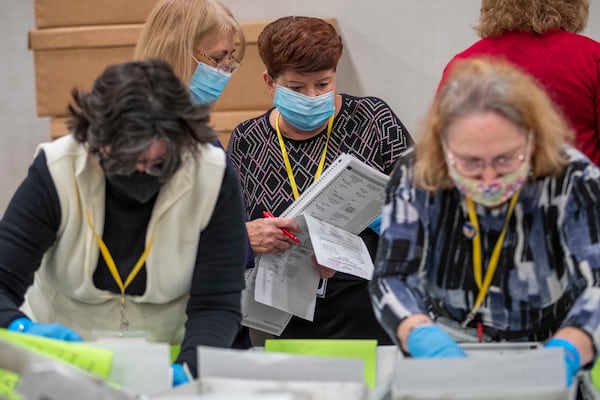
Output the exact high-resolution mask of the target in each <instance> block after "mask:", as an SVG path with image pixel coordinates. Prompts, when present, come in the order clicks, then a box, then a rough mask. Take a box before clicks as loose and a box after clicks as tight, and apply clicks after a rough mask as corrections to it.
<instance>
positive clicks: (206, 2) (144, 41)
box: [134, 0, 246, 83]
mask: <svg viewBox="0 0 600 400" xmlns="http://www.w3.org/2000/svg"><path fill="white" fill-rule="evenodd" d="M222 35H233V37H234V40H235V41H236V43H237V45H239V48H238V49H236V50H237V51H236V53H235V55H236V58H237V59H238V60H239V61H241V59H242V57H243V56H244V51H245V47H246V41H245V38H244V33H243V31H242V28H241V27H240V24H239V22H238V21H237V20H236V19H235V17H234V16H233V14H232V13H231V11H230V10H229V9H228V8H227V7H225V6H224V5H223V4H221V3H220V2H219V1H217V0H160V1H159V2H158V3H157V4H156V6H155V7H154V8H153V9H152V11H151V12H150V15H149V17H148V21H147V22H146V24H145V25H144V29H143V31H142V34H141V36H140V38H139V40H138V42H137V45H136V47H135V51H134V59H136V60H143V59H148V58H159V59H162V60H164V61H166V62H168V63H169V64H171V67H172V68H173V70H174V71H175V74H177V76H178V77H179V78H180V79H181V80H183V81H184V82H185V83H189V82H190V80H191V78H192V74H193V73H194V70H195V67H196V63H195V62H193V59H192V55H193V54H194V51H195V50H196V49H197V46H198V44H199V43H200V42H201V41H205V40H207V39H209V40H210V39H212V38H217V37H219V36H222Z"/></svg>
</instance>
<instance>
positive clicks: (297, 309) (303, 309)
mask: <svg viewBox="0 0 600 400" xmlns="http://www.w3.org/2000/svg"><path fill="white" fill-rule="evenodd" d="M388 181H389V177H388V176H387V175H386V174H384V173H382V172H380V171H378V170H376V169H375V168H373V167H371V166H369V165H367V164H365V163H364V162H362V161H360V160H358V159H357V158H355V157H353V156H351V155H349V154H341V155H340V156H339V157H338V158H337V159H336V160H334V161H333V163H332V164H331V165H330V166H329V167H328V168H327V169H326V170H325V171H324V172H323V174H322V175H321V177H320V178H319V179H318V180H317V181H316V182H314V183H313V184H312V185H311V186H309V187H308V188H307V189H306V190H305V191H304V192H303V193H302V195H301V196H300V197H299V198H298V200H296V201H295V202H294V203H292V204H291V205H290V207H288V208H287V209H286V210H285V211H284V212H283V213H282V214H281V217H286V218H294V219H295V220H296V222H298V224H299V225H300V227H301V229H302V233H300V234H299V235H297V236H298V239H300V242H301V243H302V244H303V245H302V246H294V247H293V248H292V249H290V250H288V251H286V252H284V253H281V254H267V255H263V256H261V257H259V258H257V260H256V267H255V269H256V276H255V278H254V279H255V281H254V282H248V281H247V282H246V286H247V287H248V288H250V289H249V290H252V289H253V292H249V293H247V295H246V296H245V297H244V299H245V301H246V305H245V306H244V311H245V314H244V317H245V318H244V322H243V323H244V325H246V326H250V327H254V328H256V329H259V330H263V331H265V332H268V333H273V334H276V335H278V334H280V333H281V332H282V331H283V329H281V328H280V327H281V324H282V322H284V323H285V324H287V321H289V318H287V317H291V315H296V316H299V317H301V318H304V319H307V320H312V318H313V315H314V308H315V304H316V292H317V287H318V285H319V274H318V272H317V271H316V269H315V268H313V260H312V256H313V254H314V253H313V251H312V247H311V245H310V237H309V235H308V229H307V227H306V222H305V220H304V217H303V216H304V215H310V216H311V217H314V218H317V219H319V220H322V221H325V222H327V223H329V224H332V225H334V226H336V227H338V228H341V229H343V230H345V231H347V232H350V233H354V234H358V233H360V232H361V231H362V230H364V229H365V228H366V227H367V226H368V225H369V224H370V223H371V222H372V221H373V220H374V219H375V218H377V216H378V215H379V214H380V213H381V208H382V206H383V203H384V200H385V187H386V185H387V182H388ZM325 295H326V294H325ZM252 300H254V301H255V302H257V303H260V304H262V305H263V306H265V307H268V309H269V310H270V313H271V314H270V318H268V319H267V318H264V317H265V314H266V313H261V314H263V315H256V314H254V315H253V314H252V313H251V312H249V311H251V310H259V309H261V307H256V305H253V304H249V303H251V302H252ZM272 309H275V310H278V311H273V310H272ZM265 310H266V309H264V308H263V311H265ZM281 313H284V314H281ZM275 316H277V318H275ZM284 316H287V317H284ZM273 319H274V320H273ZM269 320H271V321H269ZM258 325H262V329H261V326H258ZM265 326H272V327H277V329H276V330H275V331H274V330H272V329H269V330H266V329H265V328H264V327H265ZM283 328H285V326H284V327H283Z"/></svg>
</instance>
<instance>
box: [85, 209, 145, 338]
mask: <svg viewBox="0 0 600 400" xmlns="http://www.w3.org/2000/svg"><path fill="white" fill-rule="evenodd" d="M85 216H86V219H87V222H88V225H89V226H90V229H91V230H92V233H93V234H94V238H95V239H96V243H98V248H99V249H100V253H101V254H102V257H103V258H104V261H105V262H106V266H107V267H108V270H109V271H110V274H111V275H112V277H113V279H114V280H115V282H116V283H117V285H118V286H119V290H121V329H127V327H128V326H129V320H128V319H127V315H126V313H125V289H127V287H128V286H129V285H130V284H131V282H132V281H133V279H134V278H135V277H136V276H137V274H138V273H139V272H140V270H141V269H142V267H143V266H144V263H145V262H146V258H148V254H150V249H152V245H153V244H154V238H151V239H150V241H149V242H148V246H147V247H146V249H144V252H143V253H142V255H141V256H140V258H139V259H138V260H137V262H136V263H135V265H134V266H133V269H132V270H131V272H130V273H129V275H128V276H127V278H126V279H125V282H124V283H123V280H122V279H121V275H120V274H119V271H118V269H117V265H116V264H115V260H114V259H113V258H112V255H111V254H110V252H109V251H108V247H106V243H104V240H102V238H101V237H100V235H98V234H97V233H96V230H95V229H94V223H93V221H92V214H91V213H90V211H89V210H87V211H86V214H85Z"/></svg>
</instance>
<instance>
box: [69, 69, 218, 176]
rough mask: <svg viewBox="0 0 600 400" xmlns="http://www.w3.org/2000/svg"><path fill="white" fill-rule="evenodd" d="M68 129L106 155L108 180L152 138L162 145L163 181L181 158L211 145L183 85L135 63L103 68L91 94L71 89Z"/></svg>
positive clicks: (203, 118)
mask: <svg viewBox="0 0 600 400" xmlns="http://www.w3.org/2000/svg"><path fill="white" fill-rule="evenodd" d="M72 94H73V102H72V104H69V113H70V118H69V120H68V127H69V129H70V131H71V132H72V133H73V136H74V137H75V139H76V140H77V141H78V142H80V143H85V144H86V146H87V148H88V151H89V152H90V153H93V154H108V157H106V158H105V161H104V169H105V171H106V173H107V174H108V175H112V174H116V175H121V174H122V171H127V170H129V171H131V170H132V169H134V168H135V163H136V161H137V159H138V157H139V155H140V154H142V153H143V152H144V151H145V150H146V149H147V148H148V147H149V146H150V145H151V144H152V143H153V142H154V141H155V140H156V139H160V140H162V141H164V142H165V144H166V146H167V154H166V155H165V164H164V169H163V170H164V173H163V175H162V176H161V178H163V179H168V178H169V177H170V176H171V175H172V174H173V173H175V171H176V170H177V168H178V166H179V162H180V160H181V159H182V157H183V156H184V154H186V153H190V154H192V155H196V154H197V152H198V149H199V147H198V144H200V143H209V142H213V141H214V140H215V135H214V133H213V131H212V130H211V129H210V128H209V126H208V107H207V106H200V105H194V104H192V101H191V97H190V95H189V92H188V91H187V88H186V85H185V84H184V83H183V82H182V81H181V80H180V79H179V78H178V77H177V76H176V75H175V73H174V72H173V70H172V69H171V67H170V66H169V64H167V63H166V62H164V61H160V60H147V61H135V62H129V63H124V64H115V65H111V66H109V67H107V68H106V69H105V70H104V72H103V73H102V74H101V75H100V76H99V77H98V78H97V79H96V81H95V82H94V85H93V87H92V90H91V91H90V92H88V93H82V92H80V91H79V90H77V89H73V92H72Z"/></svg>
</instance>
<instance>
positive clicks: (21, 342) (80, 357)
mask: <svg viewBox="0 0 600 400" xmlns="http://www.w3.org/2000/svg"><path fill="white" fill-rule="evenodd" d="M0 340H4V341H6V342H9V343H12V344H14V345H16V346H20V347H23V348H26V349H28V350H31V351H35V352H38V353H41V354H44V355H47V356H50V357H53V358H55V359H58V360H62V361H65V362H68V363H69V364H72V365H74V366H76V367H79V368H81V369H83V370H84V371H87V372H89V373H91V374H94V375H96V376H99V377H101V378H104V379H107V378H108V377H109V376H110V369H111V366H112V359H113V352H112V351H110V350H105V349H99V348H96V347H93V346H90V345H86V344H85V343H78V342H65V341H64V340H57V339H50V338H45V337H41V336H35V335H28V334H25V333H18V332H11V331H8V330H6V329H0Z"/></svg>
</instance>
